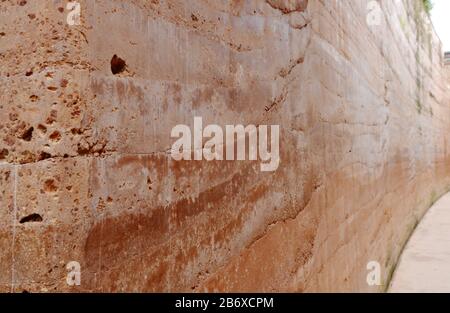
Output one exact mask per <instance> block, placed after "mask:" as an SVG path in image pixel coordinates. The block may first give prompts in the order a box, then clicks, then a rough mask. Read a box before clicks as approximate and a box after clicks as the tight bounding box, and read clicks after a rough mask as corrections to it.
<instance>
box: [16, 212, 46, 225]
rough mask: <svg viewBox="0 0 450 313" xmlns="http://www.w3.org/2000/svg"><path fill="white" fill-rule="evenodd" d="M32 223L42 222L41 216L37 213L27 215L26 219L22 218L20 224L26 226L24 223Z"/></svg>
mask: <svg viewBox="0 0 450 313" xmlns="http://www.w3.org/2000/svg"><path fill="white" fill-rule="evenodd" d="M30 222H33V223H34V222H42V216H40V215H39V214H37V213H33V214H30V215H27V216H25V217H22V218H21V219H20V222H19V223H20V224H24V223H30Z"/></svg>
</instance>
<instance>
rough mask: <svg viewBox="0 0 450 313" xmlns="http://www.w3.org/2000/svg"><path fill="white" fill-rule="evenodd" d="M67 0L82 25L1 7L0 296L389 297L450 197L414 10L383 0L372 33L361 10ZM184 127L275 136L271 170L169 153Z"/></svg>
mask: <svg viewBox="0 0 450 313" xmlns="http://www.w3.org/2000/svg"><path fill="white" fill-rule="evenodd" d="M78 2H79V3H80V4H81V25H78V26H69V25H67V23H66V17H67V14H68V11H67V10H64V8H65V6H66V2H65V1H62V0H54V1H31V0H29V1H15V0H14V1H13V0H9V1H2V2H0V21H1V22H0V33H1V34H2V35H1V36H0V62H1V64H0V65H1V66H0V79H1V85H0V121H1V123H0V130H1V132H0V182H1V184H0V192H1V194H0V196H1V198H0V216H1V217H2V218H1V221H0V225H1V229H0V247H1V253H0V289H1V290H5V291H10V290H11V291H15V292H18V291H22V290H28V291H46V290H48V291H54V290H56V291H104V292H106V291H304V292H310V291H380V290H382V289H383V288H384V286H385V285H386V282H387V281H388V279H389V277H390V275H391V272H392V269H393V267H394V265H395V263H396V261H397V258H398V255H399V253H400V251H401V248H402V246H403V245H404V243H405V241H406V239H407V238H408V236H409V234H410V233H411V231H412V229H413V228H414V226H415V224H416V223H417V221H418V220H420V218H421V216H422V214H423V213H424V212H425V210H426V209H427V208H428V207H429V206H430V204H431V203H432V202H433V201H435V200H436V199H437V198H438V196H439V195H441V194H442V193H444V192H445V191H447V190H449V187H450V163H449V162H450V154H449V153H450V152H449V151H447V146H448V145H449V144H450V142H449V140H450V138H449V130H450V96H449V95H450V87H449V85H450V77H449V76H450V75H449V72H450V71H449V69H448V67H447V68H446V67H444V65H443V58H442V56H441V51H440V43H439V40H438V39H437V36H436V35H435V34H434V32H433V31H432V30H431V29H430V27H429V26H427V24H426V21H427V17H425V16H424V13H423V10H422V8H421V7H419V6H418V3H420V2H416V1H415V0H408V1H403V2H402V1H396V2H394V1H388V0H386V1H381V6H382V11H381V14H382V18H381V23H380V25H378V26H372V27H369V26H368V25H367V23H366V16H367V13H368V11H367V3H368V1H366V0H355V1H331V0H309V1H308V0H267V1H262V0H230V1H226V0H221V1H217V0H152V1H144V0H127V1H122V0H96V1H78ZM114 55H117V56H119V57H120V58H121V59H123V60H124V61H125V62H126V69H125V71H123V72H121V73H119V74H116V75H114V74H113V73H112V72H111V64H110V62H111V59H112V57H113V56H114ZM194 116H202V117H203V121H204V124H211V123H214V124H219V125H226V124H243V125H246V124H256V125H258V124H270V125H272V124H279V125H281V138H280V140H281V143H280V149H281V151H280V156H281V163H280V167H279V168H278V170H277V171H275V172H273V173H270V172H269V173H264V172H260V170H259V162H249V161H240V162H233V161H222V162H220V161H215V162H207V161H182V162H176V161H174V160H172V159H171V158H170V156H169V154H168V153H167V151H168V150H169V149H170V146H171V144H172V142H173V139H171V138H170V132H171V129H172V127H174V126H175V125H177V124H187V125H192V124H193V117H194ZM38 217H40V218H41V220H39V218H38ZM24 218H25V220H24ZM27 218H28V220H29V219H32V220H31V221H28V220H27ZM33 219H35V220H33ZM21 221H22V223H21ZM373 260H375V261H379V262H380V263H381V264H382V274H383V283H384V286H380V287H369V286H368V285H367V283H366V274H367V270H366V265H367V263H368V262H369V261H373ZM70 261H78V262H79V263H80V264H81V273H82V283H81V286H79V287H70V286H68V285H67V284H66V274H67V270H66V268H65V266H66V264H67V263H68V262H70Z"/></svg>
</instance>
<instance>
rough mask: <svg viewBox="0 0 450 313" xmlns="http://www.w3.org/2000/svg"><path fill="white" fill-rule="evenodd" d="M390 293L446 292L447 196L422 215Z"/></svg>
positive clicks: (449, 263)
mask: <svg viewBox="0 0 450 313" xmlns="http://www.w3.org/2000/svg"><path fill="white" fill-rule="evenodd" d="M389 291H390V292H450V193H448V194H446V195H445V196H444V197H442V198H441V199H440V200H439V201H438V202H436V204H435V205H433V206H432V207H431V209H430V210H429V211H428V212H427V213H426V215H425V217H424V218H423V220H422V221H421V222H420V223H419V225H418V227H417V228H416V230H415V231H414V234H413V235H412V237H411V239H410V240H409V242H408V244H407V245H406V248H405V250H404V251H403V254H402V256H401V258H400V262H399V264H398V266H397V269H396V271H395V273H394V277H393V279H392V282H391V286H390V289H389Z"/></svg>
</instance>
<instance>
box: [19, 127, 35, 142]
mask: <svg viewBox="0 0 450 313" xmlns="http://www.w3.org/2000/svg"><path fill="white" fill-rule="evenodd" d="M33 131H34V127H30V128H28V129H27V130H26V131H25V132H24V133H23V134H22V137H21V138H22V139H23V140H25V141H31V139H32V138H33Z"/></svg>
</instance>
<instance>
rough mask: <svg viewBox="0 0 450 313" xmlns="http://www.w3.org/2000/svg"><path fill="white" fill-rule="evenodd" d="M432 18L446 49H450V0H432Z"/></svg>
mask: <svg viewBox="0 0 450 313" xmlns="http://www.w3.org/2000/svg"><path fill="white" fill-rule="evenodd" d="M432 2H433V3H434V7H433V11H431V19H432V20H433V25H434V28H435V29H436V32H437V34H438V36H439V38H441V41H442V44H443V49H444V51H450V0H432Z"/></svg>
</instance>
